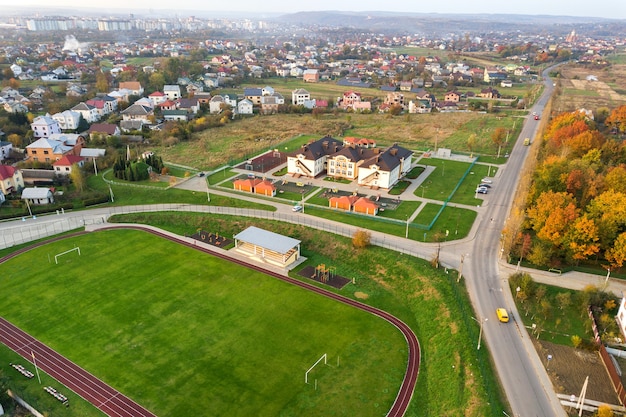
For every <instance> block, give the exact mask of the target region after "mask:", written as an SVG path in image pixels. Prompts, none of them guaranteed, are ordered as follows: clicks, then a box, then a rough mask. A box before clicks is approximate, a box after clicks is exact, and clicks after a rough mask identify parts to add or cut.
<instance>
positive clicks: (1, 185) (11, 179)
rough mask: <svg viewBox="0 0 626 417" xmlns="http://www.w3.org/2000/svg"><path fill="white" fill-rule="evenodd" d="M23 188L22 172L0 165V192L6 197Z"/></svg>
mask: <svg viewBox="0 0 626 417" xmlns="http://www.w3.org/2000/svg"><path fill="white" fill-rule="evenodd" d="M22 188H24V177H22V171H20V170H19V169H17V168H15V167H12V166H10V165H0V191H2V194H4V195H7V194H11V193H12V192H16V191H19V190H21V189H22Z"/></svg>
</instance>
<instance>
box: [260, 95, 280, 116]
mask: <svg viewBox="0 0 626 417" xmlns="http://www.w3.org/2000/svg"><path fill="white" fill-rule="evenodd" d="M278 106H279V104H278V99H277V97H275V96H263V97H261V114H276V113H278Z"/></svg>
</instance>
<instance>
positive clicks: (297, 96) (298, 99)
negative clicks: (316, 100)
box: [291, 88, 311, 106]
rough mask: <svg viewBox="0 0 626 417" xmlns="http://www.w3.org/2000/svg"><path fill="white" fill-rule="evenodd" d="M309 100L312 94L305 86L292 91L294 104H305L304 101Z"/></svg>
mask: <svg viewBox="0 0 626 417" xmlns="http://www.w3.org/2000/svg"><path fill="white" fill-rule="evenodd" d="M309 100H311V94H310V93H309V92H308V91H306V90H305V89H304V88H297V89H295V90H293V91H292V92H291V103H292V104H293V105H294V106H304V103H305V102H306V101H309Z"/></svg>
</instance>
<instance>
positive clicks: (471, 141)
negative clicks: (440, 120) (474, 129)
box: [437, 133, 476, 156]
mask: <svg viewBox="0 0 626 417" xmlns="http://www.w3.org/2000/svg"><path fill="white" fill-rule="evenodd" d="M437 134H439V133H437ZM475 147H476V133H472V134H471V135H469V137H468V138H467V149H469V151H470V156H471V154H473V153H474V148H475Z"/></svg>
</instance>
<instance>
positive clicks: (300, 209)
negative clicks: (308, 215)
mask: <svg viewBox="0 0 626 417" xmlns="http://www.w3.org/2000/svg"><path fill="white" fill-rule="evenodd" d="M291 210H293V211H295V212H298V211H302V206H293V207H292V208H291Z"/></svg>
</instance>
